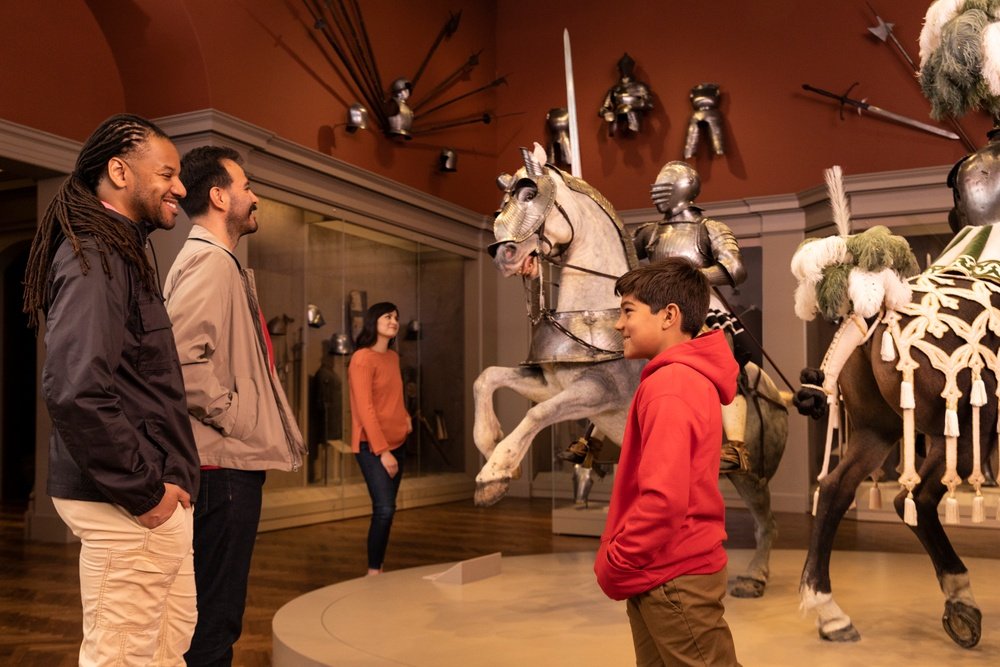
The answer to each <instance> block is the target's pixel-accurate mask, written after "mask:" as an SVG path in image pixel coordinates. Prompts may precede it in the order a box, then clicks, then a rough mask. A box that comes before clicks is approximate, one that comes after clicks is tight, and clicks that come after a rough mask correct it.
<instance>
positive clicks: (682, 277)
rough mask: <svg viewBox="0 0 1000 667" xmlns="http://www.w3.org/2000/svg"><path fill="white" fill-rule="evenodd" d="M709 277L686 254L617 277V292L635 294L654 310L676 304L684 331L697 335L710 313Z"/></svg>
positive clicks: (658, 310)
mask: <svg viewBox="0 0 1000 667" xmlns="http://www.w3.org/2000/svg"><path fill="white" fill-rule="evenodd" d="M709 290H710V288H709V285H708V278H706V277H705V274H704V273H702V272H701V269H699V268H698V267H696V266H695V265H694V264H692V263H691V262H690V261H689V260H687V259H685V258H683V257H668V258H667V259H664V260H662V261H660V262H656V263H655V264H648V265H646V266H640V267H639V268H638V269H633V270H631V271H629V272H628V273H626V274H625V275H624V276H622V277H621V278H619V279H618V282H616V283H615V294H617V295H619V296H634V297H635V298H636V299H638V300H639V301H641V302H643V303H644V304H646V305H647V306H649V309H650V310H651V311H653V312H654V313H658V312H660V311H661V310H663V309H664V308H666V307H667V305H669V304H671V303H673V304H676V305H677V309H678V310H679V311H680V312H681V331H683V332H684V333H687V334H690V335H691V336H697V335H698V332H699V331H701V327H702V325H704V324H705V317H706V316H707V315H708V302H709V297H710V292H709Z"/></svg>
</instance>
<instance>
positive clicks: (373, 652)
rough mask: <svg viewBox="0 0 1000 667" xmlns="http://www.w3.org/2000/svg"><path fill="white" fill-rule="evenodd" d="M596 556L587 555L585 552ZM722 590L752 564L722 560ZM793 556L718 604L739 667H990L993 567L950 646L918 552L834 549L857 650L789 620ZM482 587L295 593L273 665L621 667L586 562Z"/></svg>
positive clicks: (586, 558)
mask: <svg viewBox="0 0 1000 667" xmlns="http://www.w3.org/2000/svg"><path fill="white" fill-rule="evenodd" d="M595 546H596V545H595ZM728 553H729V577H730V582H732V581H733V580H734V579H735V576H736V573H738V572H742V571H743V570H744V569H745V568H746V567H747V564H748V563H749V561H750V559H751V558H752V557H753V552H752V551H750V550H749V549H731V550H729V552H728ZM805 557H806V553H805V551H802V550H785V549H775V550H774V552H773V553H772V555H771V580H770V583H769V584H768V588H767V592H766V593H765V594H764V597H762V598H760V599H739V598H732V597H727V598H726V600H725V605H726V615H725V618H726V621H727V622H728V623H729V626H730V628H731V629H732V632H733V639H734V640H735V643H736V654H737V657H738V658H739V661H740V663H741V664H743V665H744V667H790V666H792V665H795V666H798V665H808V666H809V667H897V666H900V667H924V666H925V665H941V666H943V667H959V666H961V667H966V666H967V665H983V666H984V667H985V666H989V667H994V666H995V665H997V663H998V661H1000V587H997V586H994V585H992V584H993V582H995V581H997V579H998V578H1000V561H998V560H993V559H985V558H968V559H966V560H965V564H966V566H967V567H968V568H969V574H970V576H971V578H972V586H973V589H974V590H975V594H976V601H977V602H978V604H979V605H980V607H981V609H982V611H983V639H982V642H981V643H980V644H979V646H977V647H976V648H975V649H973V650H963V649H961V648H959V647H958V646H956V645H955V644H954V643H953V642H952V641H951V640H950V639H949V638H948V636H947V635H946V634H945V632H944V630H943V629H942V628H941V613H942V611H943V610H944V599H943V596H942V595H941V591H940V590H939V589H938V583H937V580H936V579H935V578H934V570H933V568H932V567H931V565H930V560H929V559H928V558H927V556H926V555H925V554H886V553H879V552H850V551H837V552H835V553H834V555H833V559H832V563H831V577H832V580H833V588H834V591H835V593H834V595H835V597H836V600H837V602H838V604H840V606H841V607H842V608H843V609H844V611H845V612H846V613H848V614H850V615H851V619H852V620H853V622H854V625H855V627H856V628H857V629H858V631H859V632H860V633H861V635H862V638H861V641H859V642H855V643H850V644H835V643H832V642H826V641H823V640H821V639H820V638H819V636H818V635H817V632H816V616H815V614H812V613H809V614H803V613H802V612H801V611H800V610H799V577H800V574H801V572H802V563H803V562H804V561H805ZM503 562H504V566H503V573H502V574H500V575H499V576H496V577H491V578H489V579H484V580H482V581H477V582H475V583H471V584H466V585H465V586H449V585H442V584H439V583H435V582H430V581H427V580H426V579H424V578H423V577H424V576H425V575H427V574H430V573H432V572H439V571H440V570H441V569H442V565H429V566H425V567H419V568H414V569H411V570H399V571H395V572H387V573H386V574H383V575H381V576H378V577H361V578H359V579H352V580H350V581H345V582H343V583H339V584H335V585H332V586H327V587H325V588H321V589H319V590H315V591H312V592H310V593H306V594H305V595H301V596H299V597H298V598H295V599H294V600H292V601H290V602H288V603H287V604H286V605H285V606H283V607H282V608H281V609H279V610H278V612H277V613H276V614H275V616H274V620H273V621H272V624H271V627H272V631H273V663H272V664H273V665H274V667H327V666H331V667H332V666H336V667H369V666H370V667H376V666H380V667H385V666H386V665H396V666H404V665H405V666H407V667H470V666H475V667H511V665H525V666H532V667H533V666H535V665H544V666H545V667H591V666H592V665H607V666H609V667H610V666H617V665H627V664H634V657H633V656H634V653H633V648H632V635H631V632H630V631H629V624H628V619H627V617H626V614H625V603H624V602H612V601H611V600H609V599H608V598H606V597H605V596H604V594H603V593H602V592H601V591H600V589H599V588H598V587H597V583H596V582H595V581H594V552H593V551H588V552H581V553H559V554H545V555H536V556H516V557H509V558H508V557H505V558H504V559H503Z"/></svg>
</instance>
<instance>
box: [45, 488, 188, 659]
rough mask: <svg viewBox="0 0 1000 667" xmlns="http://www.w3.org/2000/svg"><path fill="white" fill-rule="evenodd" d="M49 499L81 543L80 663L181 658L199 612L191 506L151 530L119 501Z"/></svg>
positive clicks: (179, 510) (178, 510)
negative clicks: (81, 625) (81, 623)
mask: <svg viewBox="0 0 1000 667" xmlns="http://www.w3.org/2000/svg"><path fill="white" fill-rule="evenodd" d="M52 501H53V503H54V504H55V507H56V511H57V512H59V516H60V517H62V519H63V521H65V522H66V525H68V526H69V527H70V529H71V530H72V531H73V534H74V535H76V536H77V537H79V538H80V542H81V548H80V597H81V600H82V602H83V644H82V645H81V646H80V665H81V666H86V667H91V666H97V665H116V666H125V665H128V666H132V665H135V666H136V667H149V666H152V665H155V666H157V667H166V666H174V665H176V666H182V665H184V652H185V651H186V650H187V648H188V645H189V644H190V643H191V635H192V634H193V633H194V626H195V621H196V620H197V616H198V613H197V608H196V605H195V585H194V562H193V558H192V549H191V539H192V534H193V525H194V521H193V513H192V510H190V509H187V510H186V509H184V508H183V507H181V506H180V505H178V506H177V510H176V511H175V512H174V513H173V515H172V516H171V517H170V518H169V519H167V520H166V521H165V522H164V523H163V524H162V525H160V526H157V527H156V528H155V529H153V530H148V529H146V528H144V527H143V526H142V525H141V524H140V523H139V522H138V521H136V519H135V517H133V516H131V515H130V514H129V513H128V512H126V511H125V510H124V509H122V508H121V507H119V506H117V505H112V504H110V503H95V502H85V501H80V500H66V499H64V498H53V499H52Z"/></svg>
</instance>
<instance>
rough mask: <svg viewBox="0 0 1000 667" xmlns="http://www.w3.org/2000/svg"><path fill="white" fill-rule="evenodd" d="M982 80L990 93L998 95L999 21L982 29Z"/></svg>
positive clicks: (999, 79) (999, 89) (999, 92)
mask: <svg viewBox="0 0 1000 667" xmlns="http://www.w3.org/2000/svg"><path fill="white" fill-rule="evenodd" d="M983 80H984V81H986V85H987V86H989V88H990V93H992V94H994V95H1000V23H991V24H989V25H988V26H986V30H984V31H983Z"/></svg>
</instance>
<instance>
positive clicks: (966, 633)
mask: <svg viewBox="0 0 1000 667" xmlns="http://www.w3.org/2000/svg"><path fill="white" fill-rule="evenodd" d="M941 624H942V625H944V631H945V632H947V633H948V636H949V637H951V638H952V641H954V642H955V643H956V644H958V645H959V646H961V647H962V648H972V647H973V646H975V645H976V644H978V643H979V639H980V638H981V637H982V636H983V632H982V630H983V613H982V612H981V611H979V610H978V609H976V608H975V607H972V606H969V605H967V604H965V603H964V602H952V601H951V600H949V601H947V602H945V603H944V616H942V617H941Z"/></svg>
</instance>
